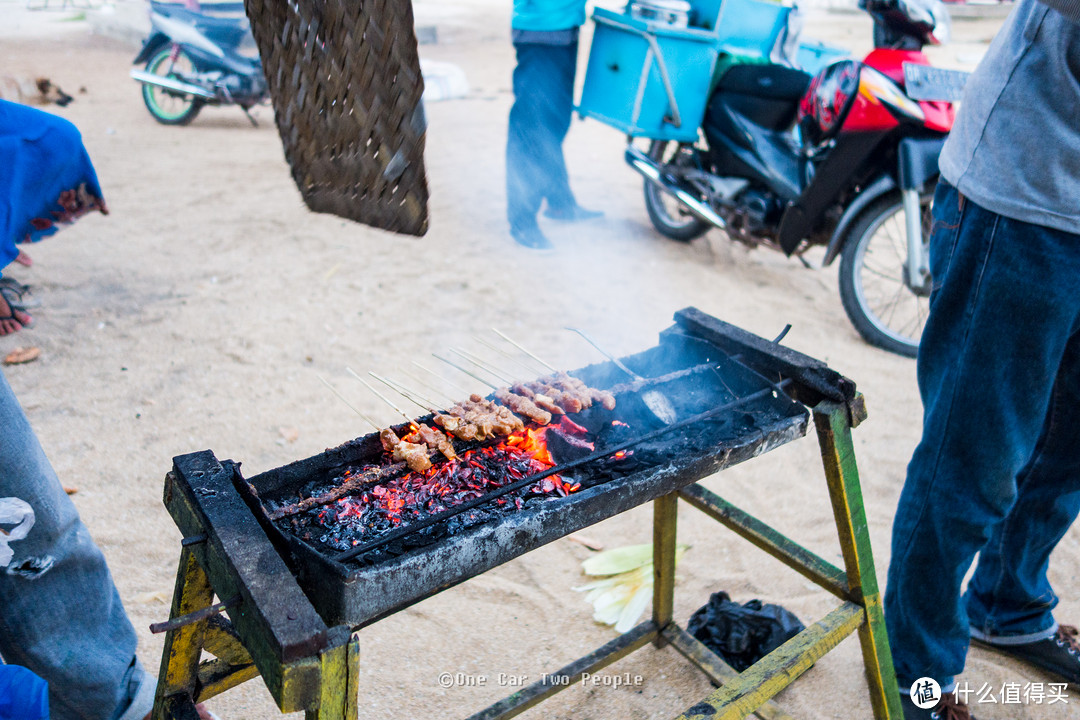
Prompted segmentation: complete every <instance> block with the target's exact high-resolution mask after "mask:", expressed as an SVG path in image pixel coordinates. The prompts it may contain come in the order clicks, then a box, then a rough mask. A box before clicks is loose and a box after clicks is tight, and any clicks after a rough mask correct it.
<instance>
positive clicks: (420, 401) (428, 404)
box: [368, 370, 439, 413]
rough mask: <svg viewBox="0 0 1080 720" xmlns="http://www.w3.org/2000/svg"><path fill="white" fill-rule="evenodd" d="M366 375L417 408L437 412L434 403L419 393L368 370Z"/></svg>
mask: <svg viewBox="0 0 1080 720" xmlns="http://www.w3.org/2000/svg"><path fill="white" fill-rule="evenodd" d="M368 375H370V376H371V377H373V378H375V379H376V380H378V381H379V382H381V383H382V384H383V385H385V386H387V387H388V388H390V389H391V390H393V391H394V392H396V393H397V394H398V395H401V396H402V397H403V398H405V399H406V400H408V401H409V402H411V403H412V404H413V405H415V406H417V407H418V408H422V409H424V410H427V411H428V412H430V413H437V412H439V411H438V410H436V409H435V407H434V403H433V402H432V401H431V400H430V399H429V398H425V397H424V396H423V395H421V394H420V393H418V392H415V391H413V390H409V389H408V388H407V387H405V386H404V385H402V384H401V383H398V382H395V381H393V380H391V379H390V378H385V377H383V376H382V375H379V374H378V373H374V372H371V371H370V370H369V371H368Z"/></svg>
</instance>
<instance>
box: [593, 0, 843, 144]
mask: <svg viewBox="0 0 1080 720" xmlns="http://www.w3.org/2000/svg"><path fill="white" fill-rule="evenodd" d="M792 10H793V7H792V6H791V5H787V4H783V3H780V2H770V1H769V0H723V1H722V2H721V1H720V0H691V12H690V25H689V26H688V27H683V28H680V27H675V26H672V25H669V24H666V23H662V22H655V21H649V20H642V19H639V18H635V17H631V16H630V15H629V14H623V13H616V12H612V11H610V10H605V9H603V8H597V9H596V10H595V11H594V12H593V16H592V18H593V23H594V32H593V39H592V46H591V47H590V50H589V61H588V65H587V68H586V71H585V82H584V84H583V86H582V90H581V98H580V100H579V102H578V105H577V110H578V112H579V113H580V114H581V115H582V116H583V117H591V118H594V119H596V120H599V121H600V122H603V123H605V124H607V125H610V126H612V127H614V128H616V129H618V130H621V131H622V132H624V133H626V134H627V135H628V136H630V137H646V138H652V139H655V140H674V141H678V142H687V143H692V142H695V141H696V140H697V137H698V128H699V127H700V126H701V121H702V119H703V118H704V116H705V105H706V103H707V102H708V99H709V93H710V90H711V89H712V83H713V78H714V75H715V74H716V71H717V64H718V62H719V61H720V60H721V58H723V59H724V60H725V61H727V62H768V61H769V58H770V57H771V55H772V54H773V50H774V48H776V47H777V44H778V43H779V42H780V41H781V37H782V35H783V34H784V31H785V29H786V27H787V24H788V20H789V16H790V14H791V12H792ZM846 54H847V53H846V52H845V51H843V50H839V49H837V48H831V47H829V46H826V45H823V44H821V43H813V42H809V43H805V44H803V45H802V46H801V47H800V48H799V52H798V58H797V62H799V63H800V64H801V65H802V66H803V68H804V69H806V70H807V71H808V72H816V71H817V70H818V69H819V68H820V67H823V66H824V65H825V64H827V63H828V62H831V61H833V60H835V59H837V58H838V57H842V56H844V55H846Z"/></svg>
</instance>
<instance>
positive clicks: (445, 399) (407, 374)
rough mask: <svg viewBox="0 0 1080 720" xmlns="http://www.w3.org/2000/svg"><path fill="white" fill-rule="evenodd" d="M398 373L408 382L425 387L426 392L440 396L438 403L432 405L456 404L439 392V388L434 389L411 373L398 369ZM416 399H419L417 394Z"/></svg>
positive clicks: (442, 392)
mask: <svg viewBox="0 0 1080 720" xmlns="http://www.w3.org/2000/svg"><path fill="white" fill-rule="evenodd" d="M398 372H400V373H401V374H402V375H404V376H405V377H407V378H408V379H409V380H411V381H413V382H416V383H420V384H421V385H423V386H424V387H426V388H427V389H428V390H430V391H432V392H434V393H435V394H436V395H438V396H441V397H442V398H443V399H442V400H439V401H438V402H435V403H432V404H433V405H447V404H449V405H453V404H454V403H455V402H457V401H456V400H454V398H452V397H450V394H449V393H447V392H446V391H445V390H440V389H439V388H437V387H435V386H434V385H432V384H431V383H429V382H426V381H425V380H424V379H423V378H421V377H417V376H416V375H413V374H412V373H408V372H405V371H404V370H402V369H400V368H398ZM402 387H405V386H404V385H402ZM417 397H420V395H419V394H417Z"/></svg>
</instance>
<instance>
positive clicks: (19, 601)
mask: <svg viewBox="0 0 1080 720" xmlns="http://www.w3.org/2000/svg"><path fill="white" fill-rule="evenodd" d="M10 498H17V499H18V500H21V501H22V502H24V503H26V504H28V505H29V506H30V508H31V509H32V510H33V512H34V523H33V526H32V527H30V529H29V532H28V533H27V534H26V536H25V538H24V539H21V540H17V541H14V542H12V543H10V549H11V550H12V551H13V552H14V556H13V557H11V559H10V561H9V563H8V564H7V565H6V566H5V567H0V656H2V657H3V658H4V660H5V661H7V662H10V663H13V664H15V665H22V666H23V667H26V668H29V669H30V670H32V671H33V672H35V673H37V674H38V675H40V676H41V677H42V678H44V679H45V680H47V681H48V683H49V705H50V708H51V711H52V718H53V720H115V719H116V718H123V719H124V720H128V718H132V719H136V718H137V719H141V718H142V716H143V715H145V714H146V713H147V712H148V711H149V709H150V705H151V704H152V703H153V688H154V681H153V679H152V678H150V677H149V676H147V675H146V673H145V672H144V671H143V669H142V667H141V666H140V665H139V662H138V660H137V659H136V658H135V644H136V637H135V630H134V628H132V627H131V623H130V622H129V621H128V619H127V615H126V614H125V613H124V608H123V606H122V605H121V603H120V596H119V594H118V593H117V591H116V588H115V586H114V585H113V581H112V577H111V575H110V574H109V569H108V567H107V566H106V564H105V558H104V556H103V555H102V554H101V551H100V550H99V549H98V548H97V546H96V545H94V542H93V541H92V540H91V539H90V534H89V533H88V532H87V529H86V527H85V526H84V525H83V524H82V522H81V521H80V520H79V514H78V512H77V511H76V510H75V506H74V504H72V502H71V500H70V499H69V498H68V497H67V495H66V494H65V493H64V489H63V487H62V486H61V485H60V481H59V480H58V479H57V477H56V474H55V473H54V472H53V469H52V466H51V465H50V464H49V461H48V459H47V458H46V457H45V454H44V452H43V451H42V449H41V445H40V444H39V443H38V441H37V438H36V437H35V435H34V431H33V430H32V429H31V427H30V423H29V422H28V421H27V419H26V415H25V414H24V413H23V411H22V408H21V407H20V405H19V403H18V401H17V400H16V399H15V395H14V394H13V393H12V392H11V388H10V386H9V385H8V383H7V380H6V379H5V378H4V377H3V376H2V375H0V499H10ZM0 501H2V500H0ZM11 505H17V503H14V502H13V501H12V502H9V506H11ZM6 529H9V530H10V529H11V528H10V526H9V527H7V528H6Z"/></svg>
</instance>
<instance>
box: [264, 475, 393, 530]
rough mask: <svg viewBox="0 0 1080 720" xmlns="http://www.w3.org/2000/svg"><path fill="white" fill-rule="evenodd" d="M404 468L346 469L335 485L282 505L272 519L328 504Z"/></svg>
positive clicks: (271, 515)
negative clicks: (319, 492)
mask: <svg viewBox="0 0 1080 720" xmlns="http://www.w3.org/2000/svg"><path fill="white" fill-rule="evenodd" d="M403 469H404V465H391V466H389V467H385V468H382V467H372V466H368V467H365V468H361V469H357V470H353V469H349V470H346V471H345V473H344V474H343V475H341V477H339V478H336V482H335V485H336V486H335V487H333V488H331V489H329V490H328V491H327V492H324V493H321V494H318V495H316V494H312V495H311V496H309V497H307V498H304V499H303V500H301V501H300V502H297V503H293V504H291V505H282V506H280V507H278V508H277V509H276V510H272V511H271V512H270V513H269V515H270V519H271V520H278V519H280V518H284V517H289V516H291V515H296V514H297V513H301V512H304V511H305V510H310V509H311V508H315V507H319V506H321V505H326V504H327V503H331V502H333V501H335V500H337V499H339V498H343V497H345V496H346V495H348V494H350V493H353V492H356V491H357V490H359V489H361V488H362V487H364V486H365V485H370V484H372V483H376V482H379V481H380V480H382V479H384V478H385V477H390V476H392V475H394V474H398V473H400V472H401V470H403Z"/></svg>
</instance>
